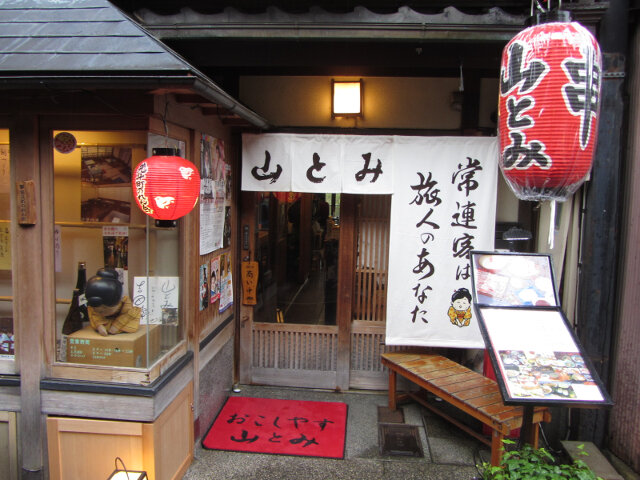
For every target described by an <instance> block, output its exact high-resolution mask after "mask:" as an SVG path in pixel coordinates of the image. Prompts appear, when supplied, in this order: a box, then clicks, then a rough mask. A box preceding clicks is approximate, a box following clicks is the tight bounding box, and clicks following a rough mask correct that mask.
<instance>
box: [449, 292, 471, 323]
mask: <svg viewBox="0 0 640 480" xmlns="http://www.w3.org/2000/svg"><path fill="white" fill-rule="evenodd" d="M448 314H449V318H450V319H451V323H453V324H454V325H457V326H459V327H468V326H469V323H470V322H471V293H469V290H467V289H466V288H459V289H458V290H456V291H455V292H453V295H452V296H451V306H450V307H449V312H448Z"/></svg>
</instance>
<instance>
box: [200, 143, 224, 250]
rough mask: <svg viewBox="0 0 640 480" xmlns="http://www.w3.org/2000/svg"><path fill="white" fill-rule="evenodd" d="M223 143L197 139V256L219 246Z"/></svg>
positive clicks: (222, 213) (222, 200)
mask: <svg viewBox="0 0 640 480" xmlns="http://www.w3.org/2000/svg"><path fill="white" fill-rule="evenodd" d="M225 165H226V164H225V154H224V142H223V141H222V140H220V139H218V138H213V137H211V136H209V135H206V134H203V135H202V136H201V138H200V178H201V181H200V255H205V254H207V253H210V252H213V251H214V250H217V249H219V248H221V247H222V235H223V231H224V205H225Z"/></svg>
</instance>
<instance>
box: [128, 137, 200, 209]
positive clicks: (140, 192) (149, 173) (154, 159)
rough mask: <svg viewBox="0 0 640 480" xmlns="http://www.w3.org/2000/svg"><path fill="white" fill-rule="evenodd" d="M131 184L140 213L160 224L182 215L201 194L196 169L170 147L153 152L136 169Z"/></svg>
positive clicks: (192, 205)
mask: <svg viewBox="0 0 640 480" xmlns="http://www.w3.org/2000/svg"><path fill="white" fill-rule="evenodd" d="M132 184H133V185H132V186H133V196H134V198H135V199H136V203H137V204H138V207H140V210H142V211H143V212H144V213H146V214H147V215H149V216H151V217H153V218H155V219H156V220H160V221H173V220H177V219H178V218H180V217H183V216H185V215H186V214H187V213H189V212H190V211H191V210H192V209H193V207H194V206H195V205H196V202H197V201H198V196H199V194H200V174H199V173H198V169H197V168H196V166H195V165H194V164H193V163H191V162H190V161H188V160H185V159H184V158H182V157H178V156H176V155H175V150H174V149H172V148H157V149H154V151H153V156H151V157H149V158H147V159H146V160H143V161H142V162H140V164H139V165H138V166H137V167H136V169H135V172H134V175H133V179H132Z"/></svg>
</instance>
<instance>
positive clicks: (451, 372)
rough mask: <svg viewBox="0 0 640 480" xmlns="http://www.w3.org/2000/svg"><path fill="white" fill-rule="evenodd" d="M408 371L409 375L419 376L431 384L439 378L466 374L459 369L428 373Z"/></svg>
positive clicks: (466, 371)
mask: <svg viewBox="0 0 640 480" xmlns="http://www.w3.org/2000/svg"><path fill="white" fill-rule="evenodd" d="M462 368H464V367H462ZM409 371H410V372H411V373H415V374H416V375H420V377H421V378H424V379H425V380H430V381H431V382H432V383H435V382H436V381H437V380H438V379H440V378H444V377H452V376H454V375H460V374H464V373H468V370H466V369H464V370H462V369H461V368H459V367H451V368H441V369H436V370H431V371H429V372H424V371H423V370H422V369H419V370H418V369H416V370H409Z"/></svg>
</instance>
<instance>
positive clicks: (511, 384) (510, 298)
mask: <svg viewBox="0 0 640 480" xmlns="http://www.w3.org/2000/svg"><path fill="white" fill-rule="evenodd" d="M471 258H472V262H471V264H472V288H473V294H474V308H475V311H476V315H477V318H478V319H479V326H480V331H481V333H482V336H483V338H484V341H485V344H486V346H487V349H488V351H489V357H490V359H491V362H492V364H493V368H494V371H495V374H496V380H497V382H498V385H499V387H500V391H501V394H502V398H503V400H504V403H505V404H507V405H526V404H535V405H546V404H556V405H564V406H575V407H578V406H611V405H613V402H612V401H611V398H610V397H609V395H608V394H607V392H606V391H605V389H604V387H603V385H602V382H601V380H600V378H599V377H598V375H597V372H596V371H595V370H594V368H593V365H592V364H591V362H590V360H589V358H588V357H587V356H586V355H585V354H584V353H583V352H582V348H581V346H580V344H579V342H578V339H577V337H576V336H575V334H574V332H573V329H572V328H571V326H570V325H569V322H568V321H567V318H566V316H565V315H564V313H563V312H562V310H561V308H560V306H559V302H558V296H557V293H556V288H555V282H554V280H553V270H552V267H551V259H550V257H549V256H548V255H540V254H513V253H493V252H472V253H471Z"/></svg>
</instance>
